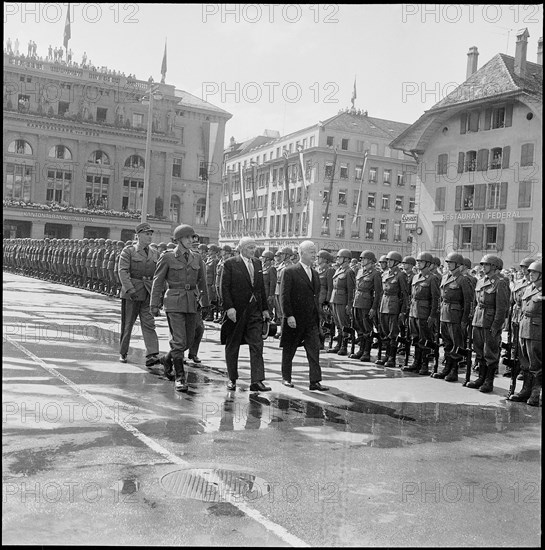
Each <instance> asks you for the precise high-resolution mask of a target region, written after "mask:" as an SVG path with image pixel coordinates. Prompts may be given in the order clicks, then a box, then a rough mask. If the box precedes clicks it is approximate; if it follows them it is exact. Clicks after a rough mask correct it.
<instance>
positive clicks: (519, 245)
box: [515, 222, 530, 250]
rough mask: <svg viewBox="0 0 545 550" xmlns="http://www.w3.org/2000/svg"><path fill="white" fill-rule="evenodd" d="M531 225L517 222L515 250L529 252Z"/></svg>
mask: <svg viewBox="0 0 545 550" xmlns="http://www.w3.org/2000/svg"><path fill="white" fill-rule="evenodd" d="M529 236H530V223H529V222H516V224H515V249H516V250H529V249H530V247H529V244H530V243H529Z"/></svg>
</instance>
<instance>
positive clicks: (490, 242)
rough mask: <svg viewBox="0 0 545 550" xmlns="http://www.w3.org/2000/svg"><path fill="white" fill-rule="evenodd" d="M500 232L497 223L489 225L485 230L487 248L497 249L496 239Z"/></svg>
mask: <svg viewBox="0 0 545 550" xmlns="http://www.w3.org/2000/svg"><path fill="white" fill-rule="evenodd" d="M497 234H498V226H497V225H487V226H486V231H485V243H484V245H485V250H496V248H497V245H496V239H497Z"/></svg>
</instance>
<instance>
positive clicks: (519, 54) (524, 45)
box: [515, 29, 530, 77]
mask: <svg viewBox="0 0 545 550" xmlns="http://www.w3.org/2000/svg"><path fill="white" fill-rule="evenodd" d="M529 36H530V33H529V32H528V29H521V30H520V31H518V33H517V47H516V50H515V74H516V75H517V76H520V77H524V74H525V73H526V50H527V49H528V37H529Z"/></svg>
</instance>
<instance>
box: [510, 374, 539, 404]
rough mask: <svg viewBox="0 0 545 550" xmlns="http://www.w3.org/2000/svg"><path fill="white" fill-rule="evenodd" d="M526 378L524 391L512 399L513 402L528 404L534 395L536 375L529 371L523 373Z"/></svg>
mask: <svg viewBox="0 0 545 550" xmlns="http://www.w3.org/2000/svg"><path fill="white" fill-rule="evenodd" d="M522 374H523V376H524V378H523V383H522V389H521V390H520V391H519V392H518V393H515V394H514V395H512V396H511V397H510V400H511V401H524V402H526V401H527V400H528V399H529V397H530V395H531V394H532V386H533V384H534V375H533V374H532V373H531V372H530V371H529V370H524V371H522Z"/></svg>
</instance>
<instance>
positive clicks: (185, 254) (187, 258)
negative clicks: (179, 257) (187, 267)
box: [184, 252, 189, 262]
mask: <svg viewBox="0 0 545 550" xmlns="http://www.w3.org/2000/svg"><path fill="white" fill-rule="evenodd" d="M184 258H185V261H186V262H188V261H189V252H184Z"/></svg>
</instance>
